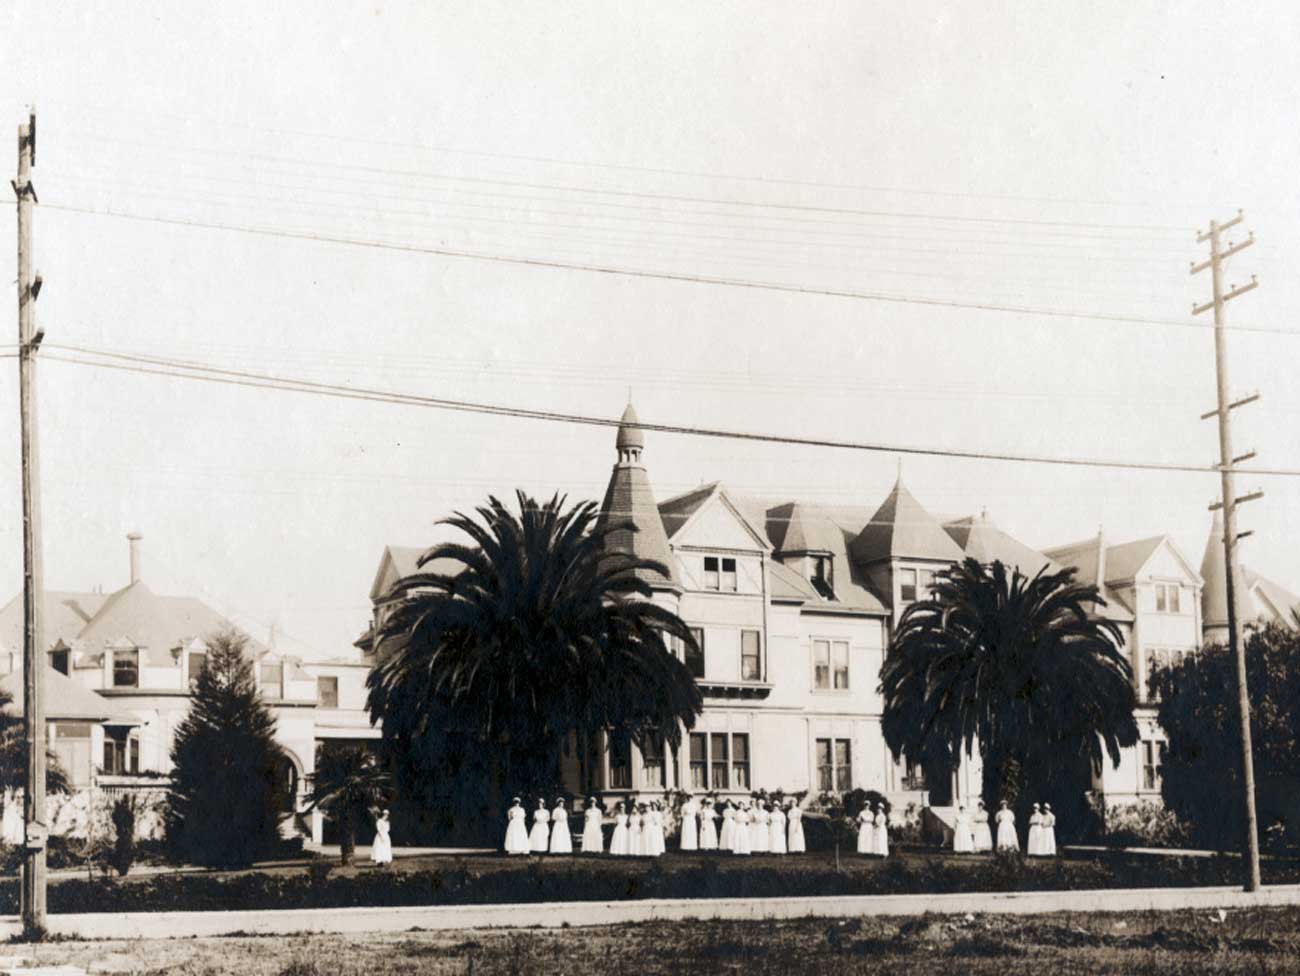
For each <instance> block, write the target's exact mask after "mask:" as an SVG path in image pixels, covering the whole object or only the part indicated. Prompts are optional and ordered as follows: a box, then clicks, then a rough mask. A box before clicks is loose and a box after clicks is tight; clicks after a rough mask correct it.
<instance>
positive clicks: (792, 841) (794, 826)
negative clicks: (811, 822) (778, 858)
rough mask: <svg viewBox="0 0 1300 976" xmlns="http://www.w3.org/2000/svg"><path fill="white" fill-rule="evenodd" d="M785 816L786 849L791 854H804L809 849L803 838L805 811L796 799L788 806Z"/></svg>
mask: <svg viewBox="0 0 1300 976" xmlns="http://www.w3.org/2000/svg"><path fill="white" fill-rule="evenodd" d="M785 817H786V828H785V833H786V845H785V846H786V850H788V851H789V852H790V853H791V854H802V853H803V852H804V851H806V850H807V849H808V848H807V846H806V845H805V844H804V839H803V811H802V810H801V809H799V804H797V803H795V802H794V800H791V801H790V802H789V804H788V805H787V806H786V814H785Z"/></svg>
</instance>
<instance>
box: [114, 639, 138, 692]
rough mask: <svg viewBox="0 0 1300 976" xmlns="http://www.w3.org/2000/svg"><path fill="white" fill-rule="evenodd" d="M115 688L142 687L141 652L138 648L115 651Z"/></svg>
mask: <svg viewBox="0 0 1300 976" xmlns="http://www.w3.org/2000/svg"><path fill="white" fill-rule="evenodd" d="M112 655H113V687H114V688H139V687H140V651H139V649H138V648H132V649H131V650H129V651H125V650H123V651H113V652H112Z"/></svg>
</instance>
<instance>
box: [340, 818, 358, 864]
mask: <svg viewBox="0 0 1300 976" xmlns="http://www.w3.org/2000/svg"><path fill="white" fill-rule="evenodd" d="M356 847H357V825H356V824H355V823H353V818H352V811H351V810H348V809H344V810H342V811H341V812H340V813H339V861H340V862H341V863H342V864H343V866H344V867H347V866H348V865H349V864H351V863H352V854H353V852H354V851H355V850H356Z"/></svg>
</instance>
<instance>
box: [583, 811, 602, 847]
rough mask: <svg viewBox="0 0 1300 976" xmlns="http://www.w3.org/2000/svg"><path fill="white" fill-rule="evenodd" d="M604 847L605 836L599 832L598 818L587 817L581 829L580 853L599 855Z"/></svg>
mask: <svg viewBox="0 0 1300 976" xmlns="http://www.w3.org/2000/svg"><path fill="white" fill-rule="evenodd" d="M604 845H605V835H604V834H602V833H601V830H600V818H599V817H588V818H587V823H586V824H585V825H584V826H583V828H582V853H584V854H599V853H600V852H601V851H602V850H603V849H604Z"/></svg>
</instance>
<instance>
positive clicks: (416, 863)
mask: <svg viewBox="0 0 1300 976" xmlns="http://www.w3.org/2000/svg"><path fill="white" fill-rule="evenodd" d="M1238 872H1239V862H1238V861H1236V860H1235V859H1230V858H1183V857H1143V856H1139V855H1107V856H1104V857H1099V858H1094V859H1088V860H1070V859H1064V858H1062V859H1041V860H1038V859H1034V860H1024V859H1020V858H1007V857H998V858H994V857H991V856H966V857H959V856H953V855H950V854H947V853H944V852H940V851H928V852H918V851H911V852H903V853H896V854H895V855H894V856H892V857H890V858H889V859H887V860H874V859H868V858H861V857H857V856H845V857H843V858H842V859H841V863H840V865H839V867H838V868H837V866H836V863H835V858H834V855H833V854H826V853H815V854H808V855H803V856H799V857H784V858H782V857H775V856H770V855H768V856H758V857H748V858H743V857H735V856H732V855H705V854H670V855H667V856H665V857H662V858H657V859H647V858H635V859H625V858H609V857H597V858H583V857H561V858H534V857H528V858H519V859H516V858H507V857H505V856H503V855H475V856H463V857H462V856H447V855H444V856H430V857H421V858H413V859H410V860H405V859H403V860H399V861H398V862H397V863H396V864H395V865H394V866H393V867H392V868H387V869H380V868H374V867H372V866H370V865H368V864H364V863H363V864H361V865H357V866H354V867H351V868H346V869H343V868H339V867H336V866H333V864H332V862H330V861H327V860H317V861H315V862H312V863H311V864H310V865H300V866H287V865H284V866H278V867H273V868H267V869H256V870H251V871H242V872H211V873H208V872H202V873H168V874H152V875H149V874H146V875H141V876H138V877H128V878H126V879H124V880H117V879H95V880H87V879H86V878H84V877H75V878H63V879H60V880H58V881H56V882H55V883H53V884H52V885H51V886H50V892H49V906H50V911H51V912H54V913H67V912H105V911H137V912H148V911H163V910H226V909H277V908H329V907H342V906H353V905H370V906H389V905H391V906H398V905H483V904H506V903H519V902H522V903H539V902H548V901H592V900H594V901H613V900H627V899H639V898H717V897H746V898H780V897H794V896H804V895H831V896H834V895H871V894H910V893H926V892H977V891H1049V890H1081V889H1096V888H1130V887H1152V886H1179V885H1182V886H1189V885H1218V884H1235V883H1237V881H1238V880H1239V877H1238ZM1295 881H1300V865H1296V864H1294V863H1292V862H1280V861H1278V862H1270V863H1269V865H1268V866H1267V870H1266V875H1265V882H1266V883H1269V884H1279V883H1284V882H1295ZM17 895H18V892H17V884H16V882H15V881H12V880H11V881H7V882H5V883H4V884H3V885H0V912H8V913H13V912H16V911H17Z"/></svg>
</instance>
